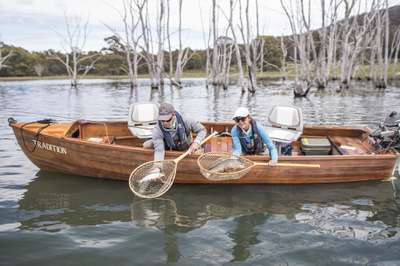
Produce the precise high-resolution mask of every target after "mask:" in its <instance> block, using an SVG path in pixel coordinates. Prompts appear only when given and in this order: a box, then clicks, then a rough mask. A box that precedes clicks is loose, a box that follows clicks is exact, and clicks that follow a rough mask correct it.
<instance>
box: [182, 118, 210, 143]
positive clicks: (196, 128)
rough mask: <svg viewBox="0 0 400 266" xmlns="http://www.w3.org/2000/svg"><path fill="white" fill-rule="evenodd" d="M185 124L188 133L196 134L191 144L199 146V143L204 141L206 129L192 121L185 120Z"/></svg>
mask: <svg viewBox="0 0 400 266" xmlns="http://www.w3.org/2000/svg"><path fill="white" fill-rule="evenodd" d="M185 123H186V125H187V126H188V127H189V130H190V131H193V132H194V133H196V139H194V141H193V142H195V143H197V144H198V145H200V143H201V142H202V141H203V140H204V138H205V137H206V135H207V130H206V128H205V127H204V126H203V125H202V124H201V123H200V122H198V121H195V120H193V119H186V120H185Z"/></svg>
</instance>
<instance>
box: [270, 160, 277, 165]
mask: <svg viewBox="0 0 400 266" xmlns="http://www.w3.org/2000/svg"><path fill="white" fill-rule="evenodd" d="M277 164H278V161H277V160H270V161H269V162H268V166H276V165H277Z"/></svg>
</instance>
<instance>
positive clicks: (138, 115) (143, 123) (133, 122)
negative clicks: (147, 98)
mask: <svg viewBox="0 0 400 266" xmlns="http://www.w3.org/2000/svg"><path fill="white" fill-rule="evenodd" d="M157 117H158V106H157V105H156V104H154V103H136V104H132V105H131V106H130V107H129V115H128V128H129V130H130V131H131V133H132V134H133V135H134V136H136V137H138V138H141V139H149V138H151V134H152V131H153V128H154V127H155V126H156V124H157Z"/></svg>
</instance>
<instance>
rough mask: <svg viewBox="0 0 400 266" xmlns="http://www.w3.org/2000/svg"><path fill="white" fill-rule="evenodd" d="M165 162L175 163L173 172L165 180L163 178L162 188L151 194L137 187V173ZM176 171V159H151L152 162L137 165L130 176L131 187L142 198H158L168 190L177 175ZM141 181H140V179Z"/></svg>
mask: <svg viewBox="0 0 400 266" xmlns="http://www.w3.org/2000/svg"><path fill="white" fill-rule="evenodd" d="M163 163H169V164H171V165H172V164H174V170H173V172H172V173H171V174H169V175H168V176H167V178H166V179H165V180H162V183H163V185H162V186H161V188H160V189H159V190H158V191H156V192H155V193H149V194H144V193H140V192H139V191H140V189H136V187H135V181H136V180H135V179H134V177H135V175H136V174H137V173H138V172H139V171H142V170H143V169H146V168H149V166H154V165H156V164H163ZM175 172H176V162H175V161H174V160H165V161H151V162H146V163H144V164H142V165H140V166H139V167H137V168H136V169H135V170H134V171H133V172H132V173H131V174H130V176H129V188H130V189H131V191H132V192H133V193H134V194H135V195H136V196H138V197H141V198H147V199H151V198H157V197H160V196H162V195H163V194H164V193H165V192H167V191H168V190H169V189H170V188H171V186H172V184H173V183H174V180H173V179H174V176H175ZM139 182H140V181H139Z"/></svg>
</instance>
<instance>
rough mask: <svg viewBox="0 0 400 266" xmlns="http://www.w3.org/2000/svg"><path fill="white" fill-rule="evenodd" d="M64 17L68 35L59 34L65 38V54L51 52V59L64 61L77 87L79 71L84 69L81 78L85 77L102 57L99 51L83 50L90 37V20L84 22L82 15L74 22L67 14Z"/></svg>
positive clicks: (73, 85) (72, 84) (73, 84)
mask: <svg viewBox="0 0 400 266" xmlns="http://www.w3.org/2000/svg"><path fill="white" fill-rule="evenodd" d="M64 18H65V26H66V36H63V35H62V34H59V35H60V37H61V39H62V40H63V44H62V45H63V47H64V54H63V55H62V56H61V55H60V54H58V53H55V52H50V54H49V59H53V60H57V61H59V62H60V63H62V64H63V65H64V67H65V68H66V70H67V74H68V77H69V79H70V81H71V86H72V87H77V86H78V74H79V73H78V72H79V71H83V73H82V74H81V75H80V78H83V77H85V76H86V74H87V73H88V72H89V71H90V70H91V69H92V68H93V67H94V64H95V63H96V62H97V60H99V59H100V56H99V54H98V53H95V54H85V53H84V52H83V49H84V47H85V44H86V40H87V37H88V31H87V30H88V29H87V27H88V23H89V20H86V22H85V23H84V24H82V19H81V18H80V17H76V18H75V20H74V21H73V22H71V21H70V18H68V17H67V15H66V14H65V15H64ZM83 64H85V65H83Z"/></svg>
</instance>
